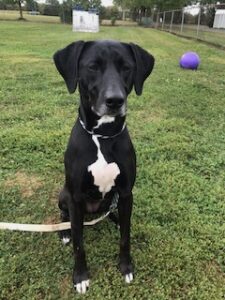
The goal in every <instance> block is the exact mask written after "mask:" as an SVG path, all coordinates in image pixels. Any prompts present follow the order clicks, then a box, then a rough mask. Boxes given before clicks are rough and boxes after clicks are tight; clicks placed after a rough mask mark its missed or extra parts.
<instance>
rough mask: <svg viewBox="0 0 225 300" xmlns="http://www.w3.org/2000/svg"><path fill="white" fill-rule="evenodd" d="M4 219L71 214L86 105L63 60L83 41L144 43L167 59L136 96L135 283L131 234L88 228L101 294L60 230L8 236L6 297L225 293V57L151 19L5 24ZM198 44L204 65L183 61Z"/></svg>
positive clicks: (0, 291)
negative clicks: (75, 155)
mask: <svg viewBox="0 0 225 300" xmlns="http://www.w3.org/2000/svg"><path fill="white" fill-rule="evenodd" d="M0 28H1V41H0V44H1V48H0V66H1V72H0V110H1V131H0V151H1V157H0V158H1V162H0V166H1V173H0V175H1V181H0V185H1V187H0V191H1V198H0V221H8V222H26V223H39V222H40V223H51V222H57V221H59V216H58V209H57V195H58V192H59V190H60V188H61V186H62V184H63V178H64V175H63V169H64V168H63V152H64V150H65V147H66V143H67V140H68V136H69V134H70V130H71V127H72V126H73V123H74V119H75V118H76V115H77V113H76V110H77V107H78V99H79V96H78V94H77V93H76V94H75V95H69V94H68V93H67V90H66V87H65V85H64V83H63V81H62V79H61V78H60V76H59V75H58V73H57V71H56V69H55V67H54V64H53V62H52V55H53V53H54V52H55V51H56V50H57V49H59V48H60V47H63V46H65V45H67V44H68V43H70V42H72V41H74V40H78V39H85V40H86V39H99V38H100V39H102V38H107V39H109V38H112V39H118V40H123V41H132V42H135V43H138V44H139V45H141V46H143V47H144V48H145V49H147V50H149V51H150V52H151V53H152V54H153V55H154V56H155V58H156V66H155V69H154V72H153V74H152V76H151V77H150V78H149V79H148V80H147V81H146V84H145V89H144V92H143V95H142V96H141V97H140V98H138V97H137V96H135V94H134V93H132V94H131V95H130V98H129V113H128V125H129V129H130V132H131V136H132V138H133V142H134V145H135V148H136V152H137V157H138V175H137V181H136V185H135V189H134V210H133V218H132V254H133V258H134V263H135V266H136V272H135V274H136V277H135V280H134V282H133V283H132V284H131V285H129V286H127V285H126V284H125V283H124V281H123V278H122V277H121V276H120V274H119V272H118V270H117V253H118V241H119V233H118V231H117V230H115V228H114V226H113V225H112V224H111V223H110V222H108V221H104V222H102V223H101V224H99V225H96V226H95V227H93V228H88V229H85V247H86V250H87V259H88V264H89V267H90V274H91V287H90V291H89V292H88V293H87V294H86V295H84V296H79V295H77V294H75V292H74V290H73V287H72V282H71V274H72V267H73V256H72V247H71V246H69V247H64V246H63V245H61V243H60V241H59V239H58V236H57V234H51V233H49V234H47V233H46V234H40V233H20V232H7V231H4V232H0V236H1V237H0V299H2V300H3V299H4V300H12V299H14V300H18V299H28V300H31V299H32V300H33V299H41V300H43V299H56V300H58V299H65V300H68V299H89V300H90V299H99V300H102V299H137V300H139V299H146V300H148V299H151V300H167V299H168V300H172V299H185V300H203V299H204V300H220V299H221V300H222V299H224V295H225V274H224V272H225V225H224V224H225V201H224V200H225V172H224V167H225V147H224V145H225V110H224V107H225V96H224V89H225V78H224V67H225V55H224V52H223V51H220V50H217V49H214V48H209V47H207V46H206V45H202V44H199V43H197V42H194V41H190V40H186V39H181V38H178V37H176V36H173V35H170V34H168V33H165V32H159V31H155V30H151V29H143V28H139V27H133V28H131V27H129V28H123V27H114V28H112V27H102V28H101V31H100V33H98V34H90V33H87V34H85V33H72V31H71V27H70V26H65V25H60V24H55V25H51V24H48V25H46V24H45V25H44V24H37V23H36V24H35V23H29V22H27V23H21V22H9V21H7V22H0ZM187 50H192V51H197V52H198V54H199V55H200V57H201V66H200V69H199V70H198V71H197V72H193V71H185V70H182V69H180V68H179V67H178V60H179V57H180V56H181V55H182V54H183V53H184V52H185V51H187Z"/></svg>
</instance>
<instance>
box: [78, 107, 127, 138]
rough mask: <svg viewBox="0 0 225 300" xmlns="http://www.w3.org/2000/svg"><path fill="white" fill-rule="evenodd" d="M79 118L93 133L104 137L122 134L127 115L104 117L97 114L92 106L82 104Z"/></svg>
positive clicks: (88, 130) (85, 127)
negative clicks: (87, 106)
mask: <svg viewBox="0 0 225 300" xmlns="http://www.w3.org/2000/svg"><path fill="white" fill-rule="evenodd" d="M79 119H80V123H81V125H82V127H83V128H84V129H85V130H86V131H87V132H89V133H91V134H96V135H99V136H103V137H113V136H116V135H118V134H120V133H121V132H122V131H123V129H124V128H125V119H126V117H125V116H115V117H113V116H108V115H104V116H102V117H100V116H98V115H96V114H95V113H94V112H93V111H92V110H91V109H90V108H86V107H84V106H83V105H82V103H81V104H80V107H79Z"/></svg>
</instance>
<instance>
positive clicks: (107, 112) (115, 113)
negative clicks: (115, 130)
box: [91, 104, 127, 117]
mask: <svg viewBox="0 0 225 300" xmlns="http://www.w3.org/2000/svg"><path fill="white" fill-rule="evenodd" d="M91 110H92V111H93V112H94V113H95V114H96V115H97V116H98V117H103V116H110V117H124V116H125V115H126V113H127V108H126V105H125V104H124V105H123V106H122V107H120V108H119V109H113V108H107V107H106V106H103V105H102V106H101V107H100V108H99V109H96V108H95V107H94V106H92V107H91Z"/></svg>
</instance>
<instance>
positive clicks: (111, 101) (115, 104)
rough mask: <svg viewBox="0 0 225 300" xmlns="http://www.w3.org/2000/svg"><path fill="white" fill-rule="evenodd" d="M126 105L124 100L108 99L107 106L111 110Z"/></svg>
mask: <svg viewBox="0 0 225 300" xmlns="http://www.w3.org/2000/svg"><path fill="white" fill-rule="evenodd" d="M123 104H124V99H123V98H114V97H113V98H107V99H106V106H107V107H108V108H111V109H118V108H120V107H121V106H122V105H123Z"/></svg>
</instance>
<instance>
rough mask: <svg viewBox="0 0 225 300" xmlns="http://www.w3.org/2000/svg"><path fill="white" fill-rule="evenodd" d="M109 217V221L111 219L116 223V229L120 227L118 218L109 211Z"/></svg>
mask: <svg viewBox="0 0 225 300" xmlns="http://www.w3.org/2000/svg"><path fill="white" fill-rule="evenodd" d="M109 219H110V221H112V222H113V223H114V224H115V225H116V228H117V229H119V228H120V225H119V219H118V217H117V216H116V215H115V214H114V213H113V212H111V213H110V214H109Z"/></svg>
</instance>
